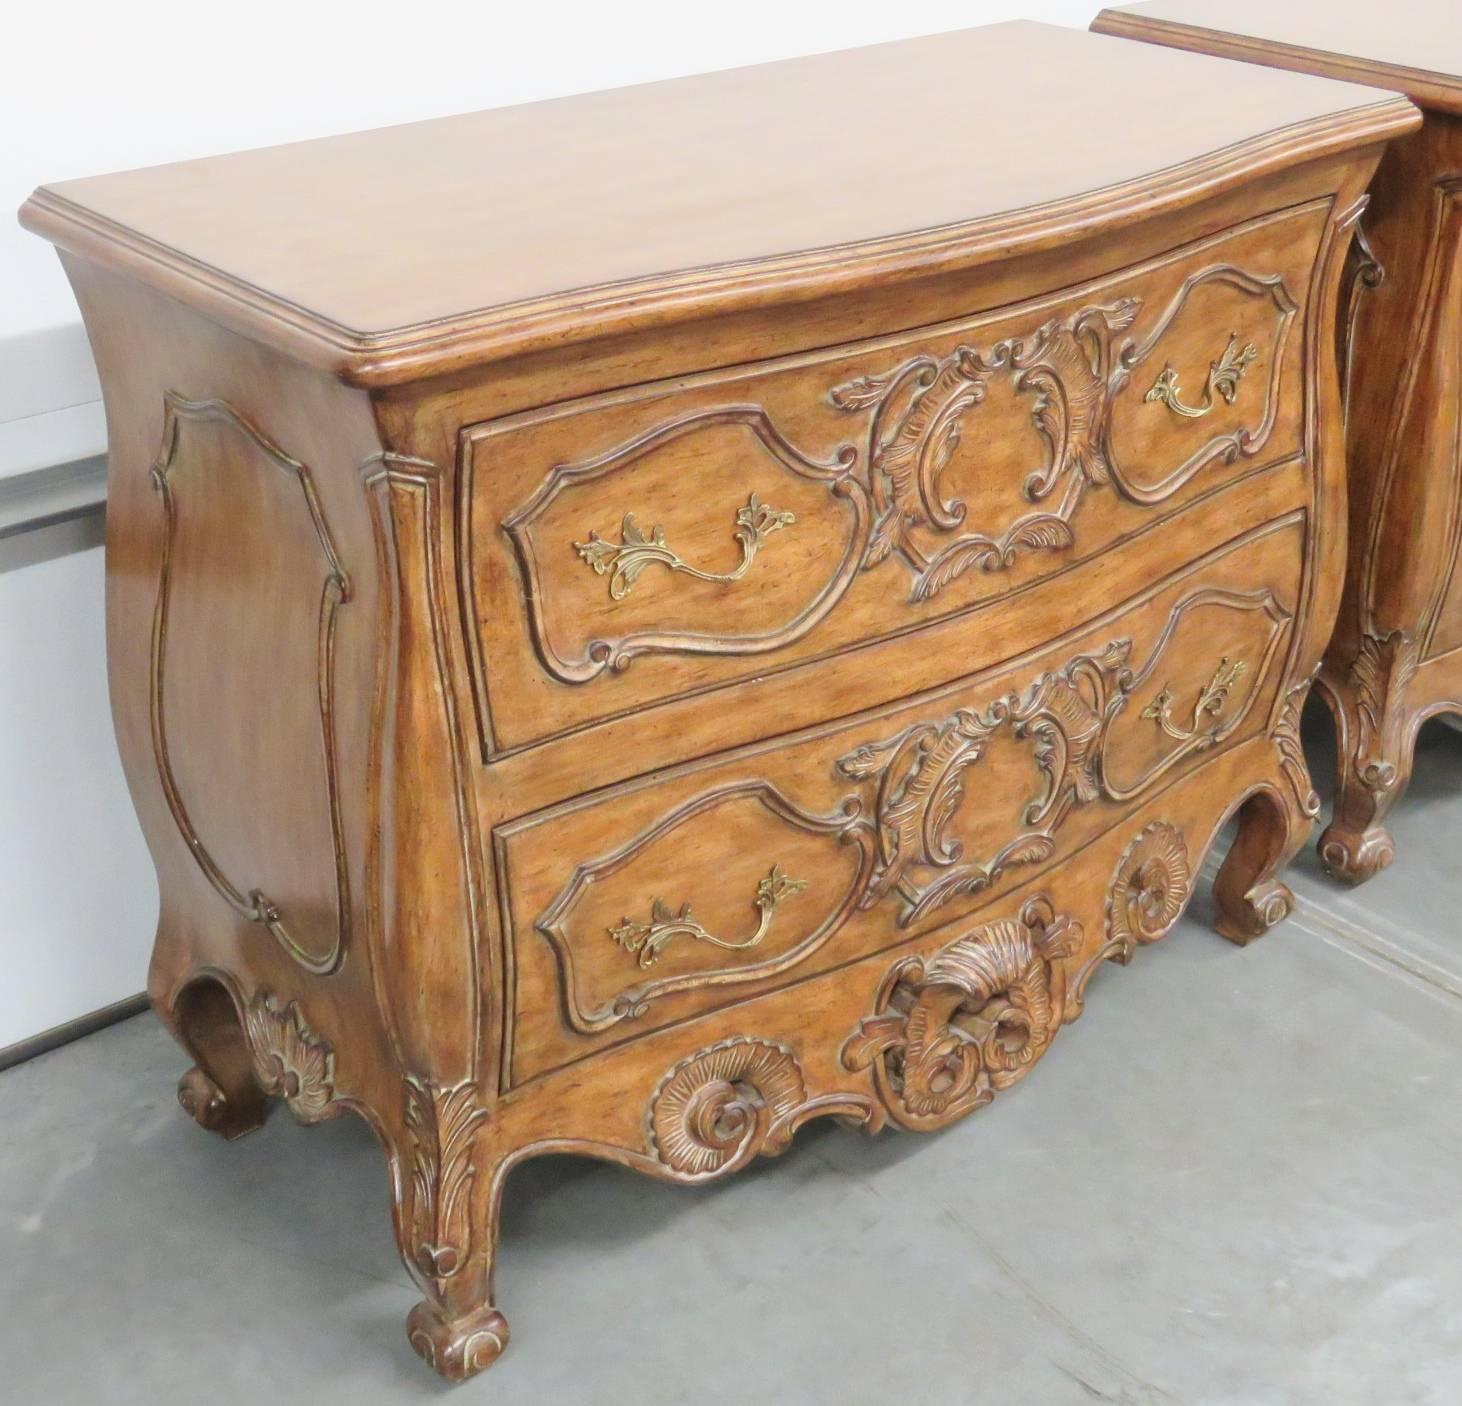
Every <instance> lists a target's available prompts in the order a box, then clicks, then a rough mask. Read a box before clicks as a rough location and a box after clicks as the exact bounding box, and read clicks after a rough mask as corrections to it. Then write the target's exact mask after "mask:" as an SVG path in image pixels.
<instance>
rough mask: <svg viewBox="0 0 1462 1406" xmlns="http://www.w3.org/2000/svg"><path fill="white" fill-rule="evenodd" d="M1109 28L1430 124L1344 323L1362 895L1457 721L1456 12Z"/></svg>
mask: <svg viewBox="0 0 1462 1406" xmlns="http://www.w3.org/2000/svg"><path fill="white" fill-rule="evenodd" d="M1214 26H1217V28H1215V27H1214ZM1096 27H1097V28H1099V29H1102V30H1105V31H1106V32H1108V33H1112V34H1124V35H1129V36H1131V37H1133V38H1137V39H1147V40H1151V41H1153V42H1155V43H1160V44H1169V45H1177V46H1179V47H1181V48H1185V49H1201V50H1206V51H1208V52H1210V53H1214V54H1224V55H1228V56H1230V57H1233V58H1237V59H1245V60H1247V61H1249V62H1251V63H1260V64H1267V65H1274V66H1276V67H1279V68H1284V69H1300V70H1304V71H1306V72H1309V73H1319V74H1325V75H1328V76H1330V77H1335V78H1347V79H1353V80H1355V81H1358V82H1362V83H1369V84H1374V85H1375V86H1377V87H1380V88H1391V89H1395V90H1396V91H1398V92H1402V93H1405V94H1407V95H1408V96H1409V97H1411V98H1412V99H1413V100H1414V101H1416V102H1417V103H1418V104H1420V106H1421V107H1422V108H1423V109H1424V110H1425V116H1426V120H1425V123H1424V125H1423V127H1422V129H1421V130H1420V131H1419V132H1417V133H1415V134H1414V135H1412V136H1409V137H1407V138H1406V139H1405V140H1403V141H1399V142H1397V143H1396V145H1395V146H1393V147H1392V148H1391V149H1390V150H1389V151H1388V152H1387V153H1386V156H1385V159H1384V160H1383V161H1382V162H1381V165H1380V168H1379V170H1378V171H1377V172H1376V178H1375V182H1374V184H1373V185H1372V188H1371V204H1370V207H1369V209H1368V210H1367V212H1366V216H1365V218H1364V220H1363V221H1362V223H1361V224H1360V225H1359V226H1358V227H1357V230H1356V242H1355V245H1354V247H1353V249H1352V253H1351V261H1350V266H1349V269H1348V271H1347V274H1346V280H1345V291H1344V293H1343V305H1342V309H1341V335H1342V339H1343V345H1342V357H1343V360H1344V373H1343V374H1344V379H1345V381H1346V383H1347V386H1348V394H1347V428H1348V439H1349V446H1348V448H1349V460H1350V504H1351V506H1350V559H1349V564H1348V567H1347V573H1346V589H1345V596H1344V602H1343V604H1342V607H1341V611H1340V618H1339V622H1338V624H1337V626H1336V631H1335V638H1334V640H1333V642H1332V643H1331V645H1330V648H1329V650H1328V651H1327V652H1326V656H1325V664H1324V667H1323V669H1322V670H1321V672H1320V677H1319V691H1320V693H1321V695H1322V696H1323V697H1324V698H1325V699H1326V701H1327V702H1328V703H1329V704H1330V706H1331V711H1332V712H1333V713H1334V715H1335V725H1336V734H1337V743H1338V748H1337V750H1338V758H1337V760H1338V774H1337V782H1338V784H1337V787H1336V798H1335V813H1334V816H1333V817H1332V819H1331V821H1330V824H1329V825H1328V826H1327V828H1326V829H1325V832H1324V834H1323V835H1322V836H1321V837H1320V855H1321V858H1322V859H1323V860H1324V862H1325V867H1326V868H1327V869H1328V870H1329V871H1330V873H1332V874H1334V875H1335V876H1336V877H1337V878H1341V879H1345V880H1347V881H1348V882H1350V883H1360V882H1362V881H1364V880H1366V879H1369V878H1370V877H1371V876H1372V875H1374V874H1375V873H1376V872H1377V871H1378V870H1380V869H1383V868H1384V867H1385V866H1386V865H1387V864H1389V863H1390V862H1391V858H1392V856H1393V854H1394V852H1395V846H1394V845H1393V843H1392V840H1391V836H1390V833H1389V832H1388V831H1387V829H1386V827H1385V819H1386V815H1387V813H1388V812H1389V811H1390V809H1391V807H1392V805H1394V804H1395V802H1396V800H1397V799H1398V798H1399V797H1400V796H1401V794H1402V793H1403V792H1404V791H1405V790H1406V785H1407V782H1408V781H1409V780H1410V778H1411V764H1412V753H1413V750H1414V748H1415V745H1416V735H1417V731H1418V730H1419V729H1420V727H1421V724H1422V723H1423V722H1424V721H1426V719H1427V718H1430V717H1434V716H1436V715H1437V714H1440V713H1447V714H1452V715H1454V716H1457V715H1462V571H1459V570H1458V557H1459V554H1462V419H1459V414H1462V355H1459V348H1462V7H1459V6H1458V5H1457V3H1456V0H1395V3H1388V4H1386V5H1384V6H1382V7H1380V8H1378V9H1371V8H1368V7H1365V6H1357V5H1344V4H1333V3H1329V0H1291V3H1288V4H1274V3H1272V0H1233V3H1229V4H1226V5H1224V6H1223V7H1222V8H1221V9H1218V10H1215V9H1214V7H1213V6H1211V5H1198V4H1195V3H1193V0H1159V3H1156V4H1150V5H1135V6H1132V7H1131V8H1124V9H1118V10H1107V11H1104V12H1103V13H1102V15H1101V16H1100V17H1099V18H1098V20H1097V22H1096Z"/></svg>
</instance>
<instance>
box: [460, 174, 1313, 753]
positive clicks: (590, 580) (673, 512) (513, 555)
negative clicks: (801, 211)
mask: <svg viewBox="0 0 1462 1406" xmlns="http://www.w3.org/2000/svg"><path fill="white" fill-rule="evenodd" d="M1326 214H1327V206H1326V205H1325V204H1324V203H1323V202H1321V203H1315V204H1311V205H1307V206H1302V207H1298V208H1296V209H1293V210H1288V211H1281V212H1278V213H1275V214H1271V215H1268V216H1265V217H1263V218H1261V219H1257V220H1254V221H1251V222H1249V223H1247V224H1244V225H1242V226H1239V227H1238V228H1236V229H1233V230H1230V231H1228V232H1226V233H1225V234H1223V235H1220V236H1217V237H1214V238H1211V239H1209V240H1206V241H1204V242H1202V243H1200V244H1197V245H1193V246H1189V247H1187V248H1185V249H1182V250H1179V251H1176V252H1174V253H1170V254H1167V255H1165V256H1163V257H1161V258H1158V259H1153V260H1150V261H1148V262H1146V263H1143V264H1139V265H1137V266H1135V267H1133V268H1131V269H1128V270H1125V271H1123V272H1122V273H1120V274H1115V275H1112V276H1110V277H1108V278H1105V279H1102V280H1099V281H1097V282H1094V283H1090V284H1087V285H1084V286H1082V287H1079V288H1074V289H1069V290H1065V291H1063V292H1061V293H1060V294H1058V295H1053V296H1049V297H1046V298H1042V299H1039V300H1037V301H1033V302H1028V303H1023V304H1020V305H1017V306H1014V307H1007V308H1003V309H1001V310H999V311H997V312H989V313H985V314H982V315H980V316H978V317H971V318H968V319H965V320H962V321H960V322H957V323H950V324H944V325H941V326H939V327H934V328H925V329H922V330H920V331H917V332H912V333H901V334H899V335H897V336H893V337H886V338H882V339H879V340H876V341H869V342H864V343H859V344H856V345H851V346H843V347H836V348H830V349H826V350H823V351H819V352H815V353H808V354H803V355H799V356H796V357H789V358H784V359H780V360H777V361H769V362H762V363H758V364H755V365H752V366H745V367H735V368H730V369H727V370H722V371H717V372H713V373H708V374H706V375H702V376H697V377H694V378H690V379H686V380H679V381H670V382H659V383H656V384H653V385H646V386H640V387H636V388H634V389H632V390H629V391H620V392H615V393H612V394H607V395H601V396H595V397H591V398H588V399H583V400H578V401H573V402H569V403H566V404H564V405H560V406H556V407H553V408H550V409H543V410H536V411H532V412H527V413H524V414H519V415H514V416H510V417H507V418H504V419H501V420H496V421H491V422H488V423H486V424H482V425H478V426H474V427H472V428H470V429H468V430H466V431H464V433H463V452H462V473H463V484H462V493H463V499H462V503H463V511H462V527H463V539H464V540H463V562H464V566H463V570H464V586H465V589H464V597H465V601H466V605H467V612H468V619H467V627H468V634H469V638H470V640H471V643H472V647H473V655H474V658H473V663H474V677H475V683H476V687H477V694H478V704H479V715H480V718H481V721H482V725H483V733H484V738H483V745H484V751H485V752H486V753H487V754H488V755H492V754H494V753H498V752H502V751H506V750H511V749H514V748H519V747H522V746H525V745H528V744H530V743H533V742H537V741H541V740H544V739H546V738H549V737H553V736H555V735H558V734H560V733H563V732H567V731H570V730H572V729H574V728H577V727H581V726H583V725H585V724H587V723H590V722H593V721H596V720H600V719H603V718H606V717H611V716H616V715H618V714H620V713H623V712H626V711H629V710H632V709H636V708H641V707H644V706H647V705H649V704H653V703H656V702H659V701H662V700H665V699H668V698H673V697H678V696H681V695H684V694H686V693H689V692H693V691H697V690H703V689H706V688H710V687H716V686H718V685H721V684H725V683H730V682H732V681H734V680H736V679H740V678H744V677H747V676H749V675H753V674H761V675H764V674H766V673H768V672H772V671H775V670H779V669H782V668H786V667H789V666H791V665H792V664H794V663H797V662H800V661H804V660H807V659H809V658H815V657H818V656H820V655H826V654H829V653H834V652H837V651H841V650H844V649H847V648H849V647H851V646H853V645H856V644H860V643H864V642H868V641H871V640H877V639H880V638H884V637H887V636H889V635H892V634H896V633H901V632H903V631H907V630H909V629H911V628H915V627H917V626H919V625H920V624H923V623H925V622H927V621H929V620H931V619H937V618H940V617H943V616H946V615H950V614H954V613H957V612H961V611H967V610H970V609H973V608H977V607H978V606H980V605H981V604H983V603H986V602H988V601H990V600H991V599H993V598H995V597H998V596H1001V595H1004V594H1007V593H1008V592H1010V591H1012V590H1016V589H1019V588H1020V587H1022V586H1025V585H1029V584H1030V583H1032V582H1034V581H1037V580H1039V579H1042V578H1044V577H1049V576H1051V575H1052V574H1054V573H1056V572H1059V571H1060V570H1062V569H1063V568H1064V567H1066V566H1069V565H1070V564H1072V563H1073V562H1074V561H1077V560H1080V559H1082V558H1085V557H1089V556H1092V555H1094V554H1097V553H1100V552H1102V551H1103V550H1106V549H1108V548H1110V547H1112V546H1113V545H1114V543H1117V542H1119V541H1121V540H1122V539H1123V538H1124V537H1126V536H1128V535H1130V534H1131V533H1133V532H1136V531H1140V530H1141V529H1142V528H1144V527H1146V526H1149V525H1150V524H1151V523H1153V522H1154V521H1156V520H1157V519H1158V518H1159V517H1160V516H1162V515H1163V514H1165V513H1166V512H1168V511H1171V510H1173V509H1176V508H1177V507H1178V506H1180V505H1182V504H1183V503H1186V502H1188V501H1189V500H1191V499H1192V498H1193V497H1195V496H1197V495H1200V494H1203V493H1205V492H1208V491H1209V490H1211V489H1213V488H1215V487H1217V486H1220V485H1222V484H1223V483H1225V482H1228V481H1230V480H1232V479H1234V478H1235V477H1238V476H1240V475H1242V474H1244V473H1245V472H1247V471H1248V469H1250V468H1252V467H1254V466H1255V465H1256V464H1257V463H1261V462H1262V463H1268V462H1273V461H1275V460H1277V459H1280V458H1284V457H1287V456H1290V455H1293V454H1297V453H1298V452H1299V451H1300V447H1301V442H1302V440H1301V435H1302V424H1303V378H1302V374H1301V372H1302V367H1303V347H1302V345H1301V343H1302V336H1301V328H1302V308H1303V303H1304V300H1305V298H1306V297H1307V295H1308V291H1309V281H1310V271H1311V266H1312V264H1313V262H1314V258H1315V254H1316V250H1317V248H1318V243H1319V238H1320V234H1321V231H1322V229H1323V226H1324V222H1325V218H1326ZM1219 511H1221V509H1220V510H1219Z"/></svg>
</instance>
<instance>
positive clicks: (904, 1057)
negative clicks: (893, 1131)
mask: <svg viewBox="0 0 1462 1406" xmlns="http://www.w3.org/2000/svg"><path fill="white" fill-rule="evenodd" d="M1080 944H1081V925H1080V924H1079V923H1077V922H1076V921H1075V920H1074V919H1072V918H1069V917H1066V916H1064V915H1058V914H1057V913H1056V911H1055V909H1054V908H1052V906H1051V903H1050V900H1049V899H1048V898H1046V897H1045V896H1044V895H1039V896H1037V897H1035V898H1032V899H1030V900H1028V901H1027V902H1026V904H1025V905H1024V907H1022V909H1021V910H1020V916H1019V917H1018V918H1007V919H1003V920H1000V921H997V922H993V923H985V924H983V925H982V926H980V927H978V928H976V929H975V930H974V931H973V932H971V933H969V934H968V935H967V936H965V937H961V938H959V939H957V940H956V941H954V942H951V943H950V944H949V945H948V946H945V947H941V948H940V949H939V950H938V951H937V952H936V953H935V954H934V955H933V956H932V957H929V958H927V959H925V958H921V957H908V958H905V959H904V960H903V961H901V962H898V963H896V964H895V965H894V966H893V968H892V969H891V970H890V971H889V973H888V975H887V977H885V979H884V981H883V983H882V985H881V986H880V987H879V989H878V992H877V995H876V996H875V998H874V1003H873V1004H874V1014H873V1015H872V1016H870V1017H868V1018H867V1019H865V1020H864V1021H863V1022H862V1024H861V1025H860V1026H859V1027H858V1030H857V1031H856V1032H855V1033H854V1035H853V1036H852V1037H851V1038H850V1039H849V1040H848V1042H847V1043H846V1044H845V1045H844V1047H843V1063H844V1065H845V1066H846V1067H847V1068H848V1069H851V1070H860V1069H871V1070H872V1072H873V1081H874V1084H875V1085H876V1087H877V1089H878V1094H879V1097H880V1099H881V1100H882V1102H883V1104H884V1106H885V1107H886V1108H887V1109H888V1111H889V1113H890V1115H891V1116H892V1117H893V1119H894V1121H895V1122H897V1123H899V1124H900V1125H902V1126H903V1127H906V1128H910V1129H914V1130H917V1131H928V1130H930V1129H933V1128H938V1127H942V1126H943V1125H944V1124H946V1123H949V1122H951V1121H953V1120H954V1119H956V1118H960V1117H963V1116H964V1115H965V1114H966V1113H969V1112H970V1111H972V1110H973V1109H976V1108H979V1107H980V1106H981V1105H982V1104H986V1103H988V1102H989V1101H990V1100H991V1099H992V1098H993V1097H994V1096H995V1094H996V1093H997V1092H998V1091H999V1090H1001V1089H1006V1088H1009V1087H1010V1085H1011V1084H1013V1083H1015V1081H1016V1080H1017V1079H1020V1078H1021V1077H1022V1076H1024V1075H1025V1074H1026V1072H1027V1071H1028V1070H1029V1069H1030V1067H1031V1066H1032V1065H1033V1064H1034V1063H1035V1062H1036V1061H1037V1060H1038V1059H1039V1058H1040V1057H1041V1056H1042V1055H1043V1054H1044V1053H1045V1052H1046V1048H1047V1046H1048V1045H1049V1044H1050V1043H1051V1040H1052V1039H1053V1038H1054V1036H1055V1034H1056V1031H1057V1030H1058V1029H1059V1028H1060V1026H1061V1023H1062V1021H1063V1020H1064V1019H1065V1011H1066V968H1065V965H1064V959H1065V958H1068V957H1070V956H1072V955H1073V954H1074V953H1075V952H1076V950H1077V948H1078V947H1079V946H1080Z"/></svg>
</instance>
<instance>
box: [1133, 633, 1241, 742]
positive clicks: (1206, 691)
mask: <svg viewBox="0 0 1462 1406" xmlns="http://www.w3.org/2000/svg"><path fill="white" fill-rule="evenodd" d="M1246 667H1247V666H1246V665H1245V663H1244V661H1243V660H1242V659H1239V660H1236V661H1234V662H1232V663H1231V662H1230V661H1229V657H1228V655H1226V654H1225V655H1224V657H1223V658H1222V659H1220V660H1219V661H1218V668H1217V669H1215V670H1214V671H1213V677H1212V678H1211V679H1209V681H1208V683H1207V684H1206V685H1205V687H1204V688H1203V689H1202V690H1201V691H1200V693H1199V694H1198V701H1197V702H1196V703H1194V705H1193V717H1192V723H1191V726H1188V727H1184V726H1183V725H1182V724H1181V723H1175V722H1174V721H1173V689H1172V685H1171V684H1167V683H1165V684H1163V686H1162V691H1161V692H1160V693H1159V694H1158V695H1157V697H1156V698H1154V699H1153V700H1152V702H1151V703H1149V704H1148V705H1147V707H1145V708H1144V709H1143V710H1142V716H1143V717H1144V718H1146V719H1147V720H1148V721H1150V722H1155V723H1156V724H1157V725H1158V726H1159V727H1160V728H1162V730H1163V731H1164V732H1165V733H1167V735H1168V736H1169V737H1173V738H1176V739H1177V740H1178V741H1179V742H1191V741H1192V740H1193V739H1194V738H1195V737H1197V736H1198V732H1199V730H1200V729H1201V728H1202V726H1203V720H1204V719H1205V718H1216V717H1217V716H1218V715H1219V714H1220V713H1221V712H1223V709H1224V705H1225V704H1226V703H1227V702H1228V696H1229V694H1230V692H1232V690H1233V687H1234V685H1235V684H1236V683H1238V681H1239V680H1240V679H1241V678H1242V677H1243V676H1244V670H1245V669H1246Z"/></svg>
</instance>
